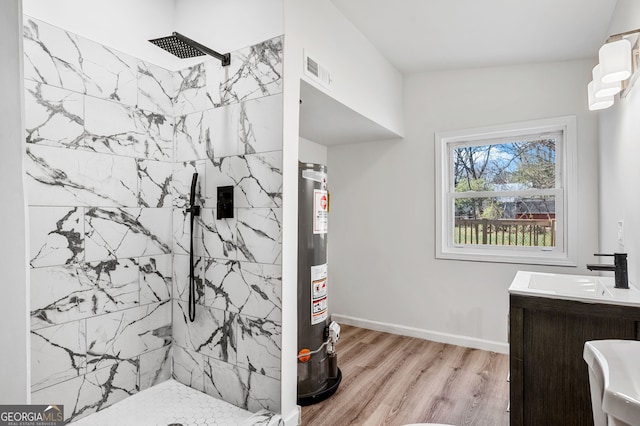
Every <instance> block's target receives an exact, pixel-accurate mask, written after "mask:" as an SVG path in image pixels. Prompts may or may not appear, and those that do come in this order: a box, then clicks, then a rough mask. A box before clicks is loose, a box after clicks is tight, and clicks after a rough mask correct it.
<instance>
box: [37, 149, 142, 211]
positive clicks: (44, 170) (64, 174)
mask: <svg viewBox="0 0 640 426" xmlns="http://www.w3.org/2000/svg"><path fill="white" fill-rule="evenodd" d="M25 168H26V174H27V178H26V182H27V185H26V186H27V198H28V202H29V205H32V206H35V205H38V206H109V207H119V206H131V207H134V206H137V205H138V176H137V171H136V162H135V159H133V158H126V157H117V156H114V155H105V154H96V153H92V152H83V151H73V150H67V149H63V148H55V147H49V146H31V145H30V146H27V156H26V159H25Z"/></svg>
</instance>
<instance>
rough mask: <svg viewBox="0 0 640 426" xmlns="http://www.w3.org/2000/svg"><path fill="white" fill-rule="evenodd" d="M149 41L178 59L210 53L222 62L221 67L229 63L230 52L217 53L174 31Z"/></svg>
mask: <svg viewBox="0 0 640 426" xmlns="http://www.w3.org/2000/svg"><path fill="white" fill-rule="evenodd" d="M149 41H150V42H151V43H153V44H155V45H156V46H158V47H160V48H162V49H164V50H166V51H167V52H169V53H171V54H172V55H174V56H177V57H178V58H180V59H186V58H195V57H197V56H204V55H211V56H213V57H214V58H216V59H219V60H220V62H222V66H223V67H226V66H227V65H229V64H230V63H231V55H230V54H228V53H226V54H222V53H218V52H216V51H215V50H211V49H209V48H208V47H206V46H203V45H201V44H200V43H198V42H197V41H194V40H191V39H190V38H189V37H185V36H183V35H182V34H180V33H177V32H174V33H173V34H171V35H170V36H167V37H160V38H155V39H153V40H149Z"/></svg>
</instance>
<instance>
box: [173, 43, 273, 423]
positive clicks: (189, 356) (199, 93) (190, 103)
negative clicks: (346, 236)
mask: <svg viewBox="0 0 640 426" xmlns="http://www.w3.org/2000/svg"><path fill="white" fill-rule="evenodd" d="M175 86H176V90H177V95H176V104H175V114H176V118H175V160H176V165H175V169H174V174H173V188H174V191H173V193H174V195H175V196H174V199H173V203H174V207H175V209H174V210H173V234H174V235H173V253H174V263H173V271H174V281H173V285H174V287H173V298H174V300H173V322H172V323H173V342H174V344H173V374H174V377H175V378H176V380H178V381H180V382H182V383H184V384H186V385H189V386H191V387H193V388H196V389H199V390H201V391H204V392H206V393H208V394H210V395H213V396H215V397H217V398H221V399H223V400H225V401H228V402H230V403H232V404H235V405H238V406H240V407H242V408H245V409H248V410H250V411H257V410H259V409H262V408H266V409H269V410H271V411H274V412H279V411H280V352H281V350H280V348H281V328H282V327H281V284H282V278H281V277H282V274H281V269H282V268H281V224H282V211H281V208H282V38H281V37H278V38H275V39H272V40H268V41H266V42H264V43H260V44H258V45H255V46H252V47H250V48H246V49H242V50H239V51H236V52H232V54H231V65H230V66H229V67H225V68H222V67H221V66H220V62H218V61H216V60H212V61H207V62H205V63H204V64H201V65H198V66H195V67H193V68H189V69H187V70H183V71H182V72H179V73H177V74H176V75H175ZM194 172H197V173H198V174H199V181H198V182H199V185H198V203H199V204H200V206H201V207H202V210H201V216H200V217H198V218H197V220H196V223H195V226H194V236H195V244H194V254H195V256H196V258H195V262H194V266H195V267H194V278H195V281H196V289H197V291H196V293H197V303H198V306H197V314H196V320H195V322H193V323H191V322H189V320H188V304H187V302H188V283H189V241H190V223H189V217H188V215H187V213H186V212H185V208H186V207H187V204H188V202H189V200H188V198H189V189H190V183H191V177H192V175H193V173H194ZM228 185H232V186H233V187H234V204H235V205H234V207H235V209H234V217H233V218H232V219H220V220H218V219H217V210H216V201H217V200H216V192H217V187H218V186H228Z"/></svg>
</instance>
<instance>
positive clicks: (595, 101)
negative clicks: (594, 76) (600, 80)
mask: <svg viewBox="0 0 640 426" xmlns="http://www.w3.org/2000/svg"><path fill="white" fill-rule="evenodd" d="M587 94H588V97H589V109H590V110H591V111H595V110H598V109H605V108H609V107H610V106H611V105H613V96H607V97H604V98H596V96H595V92H594V84H593V81H592V82H590V83H589V85H588V86H587Z"/></svg>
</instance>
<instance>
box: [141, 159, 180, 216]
mask: <svg viewBox="0 0 640 426" xmlns="http://www.w3.org/2000/svg"><path fill="white" fill-rule="evenodd" d="M137 167H138V179H139V180H138V182H139V188H140V191H139V193H138V201H139V206H140V207H157V208H161V207H171V206H172V198H171V180H172V178H173V164H171V163H166V162H162V161H151V160H138V162H137Z"/></svg>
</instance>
